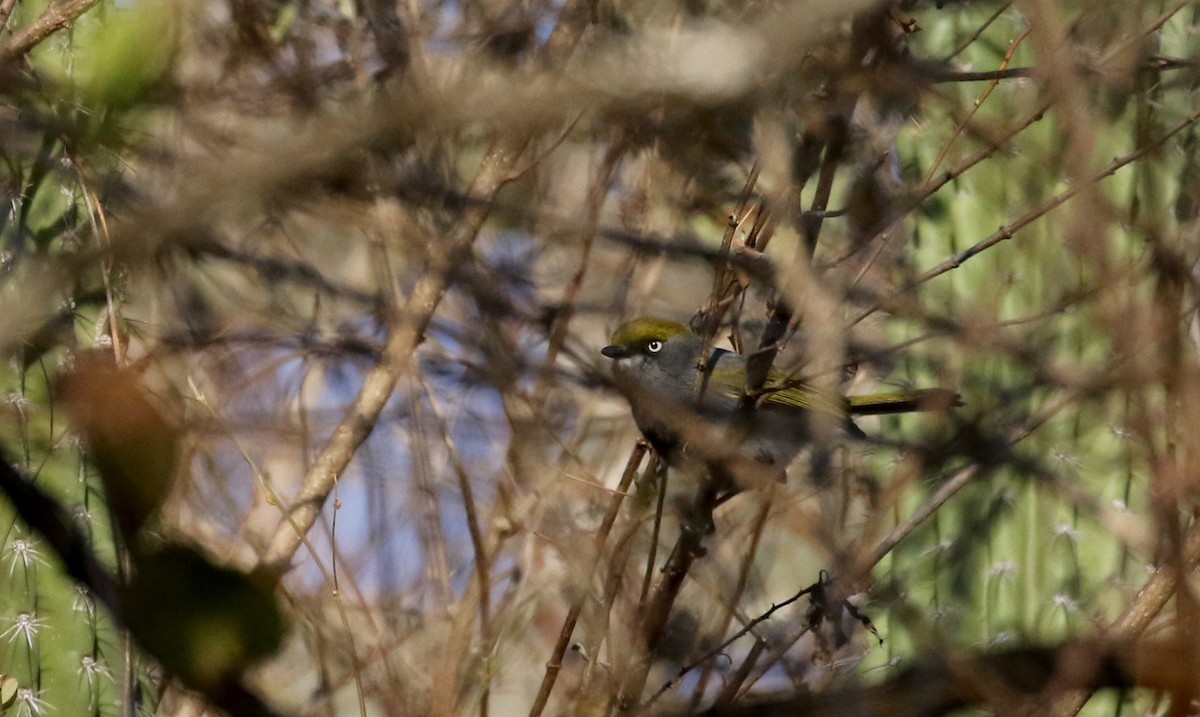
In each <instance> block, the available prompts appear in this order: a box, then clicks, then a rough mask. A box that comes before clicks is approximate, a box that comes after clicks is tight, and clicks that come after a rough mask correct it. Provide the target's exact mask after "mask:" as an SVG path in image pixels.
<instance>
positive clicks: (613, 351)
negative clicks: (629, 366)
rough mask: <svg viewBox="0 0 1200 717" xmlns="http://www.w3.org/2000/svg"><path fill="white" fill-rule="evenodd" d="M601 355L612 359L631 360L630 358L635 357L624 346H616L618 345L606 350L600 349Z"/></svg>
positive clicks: (607, 347)
mask: <svg viewBox="0 0 1200 717" xmlns="http://www.w3.org/2000/svg"><path fill="white" fill-rule="evenodd" d="M600 353H602V354H604V355H605V356H607V357H609V358H610V359H623V358H629V357H630V356H632V355H633V354H632V353H631V352H630V351H629V349H627V348H625V347H624V346H616V345H613V346H605V347H604V348H602V349H600Z"/></svg>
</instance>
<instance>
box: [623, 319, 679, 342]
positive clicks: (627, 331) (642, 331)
mask: <svg viewBox="0 0 1200 717" xmlns="http://www.w3.org/2000/svg"><path fill="white" fill-rule="evenodd" d="M690 333H692V332H691V329H689V328H688V327H686V326H684V325H683V324H681V323H679V322H678V321H668V320H666V319H656V318H654V317H652V316H643V317H642V318H640V319H634V320H633V321H629V322H626V323H624V324H621V327H620V328H618V329H617V330H616V331H614V332H613V335H612V340H611V341H610V342H609V343H611V344H613V345H616V346H636V345H637V344H639V343H643V342H645V341H650V340H651V339H669V338H671V337H672V336H679V335H681V334H690Z"/></svg>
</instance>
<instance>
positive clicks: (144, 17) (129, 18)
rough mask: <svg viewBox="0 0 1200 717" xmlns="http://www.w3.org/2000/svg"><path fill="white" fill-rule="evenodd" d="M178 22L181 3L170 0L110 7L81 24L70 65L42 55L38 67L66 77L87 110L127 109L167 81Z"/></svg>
mask: <svg viewBox="0 0 1200 717" xmlns="http://www.w3.org/2000/svg"><path fill="white" fill-rule="evenodd" d="M179 17H180V15H179V12H178V4H177V3H176V4H173V3H169V2H167V1H166V0H136V1H135V2H133V3H129V4H128V5H125V6H123V7H117V8H112V9H110V10H109V12H106V13H104V14H103V15H94V16H89V17H88V18H87V21H81V22H79V23H78V27H77V31H76V35H75V38H74V49H73V51H72V53H71V57H70V62H69V63H67V64H65V65H64V66H63V67H53V64H52V61H51V56H49V55H47V54H43V55H41V56H40V59H41V62H40V63H39V64H41V65H43V67H44V69H48V70H49V71H50V72H53V73H56V74H58V73H61V74H62V75H65V76H66V78H65V79H66V80H67V81H68V82H71V83H74V84H75V86H76V87H77V88H78V90H79V94H80V99H81V100H83V102H84V103H85V104H87V105H91V106H94V107H104V108H109V109H115V110H125V109H129V108H130V107H132V106H134V105H136V104H137V103H139V102H141V101H143V100H144V99H145V98H146V96H147V93H148V92H149V91H150V90H152V89H153V88H154V87H155V85H157V84H158V83H159V82H160V81H162V79H163V78H164V77H165V76H166V73H167V70H168V68H169V67H170V63H171V60H172V58H173V57H174V56H175V53H176V49H177V44H178V26H177V23H178V22H179ZM64 59H65V58H64ZM45 65H50V66H49V67H45Z"/></svg>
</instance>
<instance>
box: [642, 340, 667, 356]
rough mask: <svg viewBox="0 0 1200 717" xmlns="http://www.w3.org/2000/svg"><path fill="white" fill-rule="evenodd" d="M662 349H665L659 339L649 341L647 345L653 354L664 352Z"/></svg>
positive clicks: (647, 348)
mask: <svg viewBox="0 0 1200 717" xmlns="http://www.w3.org/2000/svg"><path fill="white" fill-rule="evenodd" d="M662 347H663V342H661V341H659V340H658V339H654V340H652V341H649V342H647V344H646V350H647V351H649V352H650V353H652V354H656V353H658V352H659V351H662Z"/></svg>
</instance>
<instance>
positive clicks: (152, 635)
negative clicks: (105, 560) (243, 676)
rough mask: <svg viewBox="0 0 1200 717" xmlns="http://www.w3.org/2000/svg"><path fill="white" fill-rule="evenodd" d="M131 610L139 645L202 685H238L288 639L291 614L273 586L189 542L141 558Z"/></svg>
mask: <svg viewBox="0 0 1200 717" xmlns="http://www.w3.org/2000/svg"><path fill="white" fill-rule="evenodd" d="M123 608H124V610H123V611H124V613H125V616H126V623H127V625H128V627H129V629H130V631H132V632H133V634H134V636H135V637H136V638H137V639H138V641H139V643H140V644H141V645H142V646H143V647H145V648H146V649H147V650H149V651H150V652H151V653H152V654H153V655H155V656H156V657H157V658H158V659H159V661H160V662H161V663H162V665H163V667H165V668H166V669H167V670H168V671H170V672H171V673H173V674H174V675H176V676H178V677H179V678H180V679H182V680H183V681H184V682H186V683H187V684H189V685H191V686H193V687H196V688H198V689H202V690H213V689H217V688H219V687H221V686H223V685H228V684H232V683H233V681H234V680H236V679H237V677H238V676H239V675H240V673H241V672H242V671H243V670H245V669H246V668H247V667H248V666H249V665H251V664H252V663H253V662H255V661H257V660H259V659H261V658H263V657H266V656H267V655H270V654H271V653H273V652H275V651H276V650H277V649H278V648H279V645H280V642H281V641H282V639H283V633H284V619H283V615H282V614H281V613H280V611H279V608H278V606H277V605H276V604H275V599H274V597H273V596H272V594H271V589H270V587H269V586H268V585H265V584H262V583H259V582H256V581H255V580H253V579H251V578H249V577H247V576H246V575H244V574H242V573H240V572H238V571H236V570H232V569H230V568H225V567H220V566H217V565H214V564H213V563H212V562H211V561H209V559H208V558H206V557H205V556H204V555H202V554H200V553H199V552H198V551H197V550H195V549H193V548H191V547H188V546H185V545H168V546H166V547H163V548H160V549H158V550H154V551H152V552H147V553H142V554H141V555H138V556H136V557H135V559H134V575H133V579H132V580H131V581H130V583H129V585H128V586H127V587H126V588H125V590H124V595H123Z"/></svg>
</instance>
